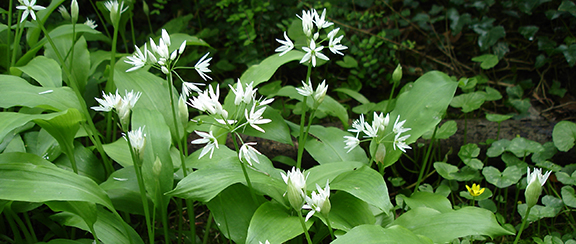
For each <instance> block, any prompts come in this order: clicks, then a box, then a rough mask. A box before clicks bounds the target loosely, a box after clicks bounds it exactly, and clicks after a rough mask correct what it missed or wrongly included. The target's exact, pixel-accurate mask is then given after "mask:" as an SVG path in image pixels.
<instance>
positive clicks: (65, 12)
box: [58, 6, 70, 20]
mask: <svg viewBox="0 0 576 244" xmlns="http://www.w3.org/2000/svg"><path fill="white" fill-rule="evenodd" d="M58 12H60V14H61V15H62V18H64V19H65V20H69V19H70V13H68V10H67V9H66V7H64V6H60V7H59V8H58Z"/></svg>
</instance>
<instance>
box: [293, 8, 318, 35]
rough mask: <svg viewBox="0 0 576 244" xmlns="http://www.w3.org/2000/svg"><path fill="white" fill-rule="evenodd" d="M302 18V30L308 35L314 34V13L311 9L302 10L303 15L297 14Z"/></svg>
mask: <svg viewBox="0 0 576 244" xmlns="http://www.w3.org/2000/svg"><path fill="white" fill-rule="evenodd" d="M296 16H297V17H298V18H299V19H301V20H302V30H303V31H304V34H306V36H308V37H310V36H312V28H314V19H313V13H312V12H311V11H304V10H302V16H298V15H296Z"/></svg>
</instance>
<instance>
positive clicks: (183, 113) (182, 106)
mask: <svg viewBox="0 0 576 244" xmlns="http://www.w3.org/2000/svg"><path fill="white" fill-rule="evenodd" d="M178 112H179V114H180V122H181V123H182V126H184V128H186V125H187V124H188V119H189V117H188V116H189V114H188V106H187V105H186V101H184V98H183V97H182V96H180V98H179V99H178Z"/></svg>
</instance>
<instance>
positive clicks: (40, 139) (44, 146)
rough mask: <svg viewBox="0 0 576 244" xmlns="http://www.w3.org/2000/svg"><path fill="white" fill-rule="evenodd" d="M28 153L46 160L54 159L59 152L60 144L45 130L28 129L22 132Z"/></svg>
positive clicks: (60, 151)
mask: <svg viewBox="0 0 576 244" xmlns="http://www.w3.org/2000/svg"><path fill="white" fill-rule="evenodd" d="M24 141H25V142H26V146H27V148H26V149H27V151H26V152H28V153H32V154H36V155H38V156H40V157H42V158H44V159H46V160H48V161H54V160H55V159H57V158H58V157H59V156H60V155H61V154H62V150H61V148H60V145H58V142H57V141H56V139H54V137H52V136H51V135H50V134H49V133H48V132H47V131H46V130H44V129H41V130H40V131H30V132H27V133H25V134H24Z"/></svg>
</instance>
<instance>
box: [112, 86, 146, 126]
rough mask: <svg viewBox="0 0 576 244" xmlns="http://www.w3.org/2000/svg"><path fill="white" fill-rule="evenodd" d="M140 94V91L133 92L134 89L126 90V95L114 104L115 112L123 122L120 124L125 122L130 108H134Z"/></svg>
mask: <svg viewBox="0 0 576 244" xmlns="http://www.w3.org/2000/svg"><path fill="white" fill-rule="evenodd" d="M141 95H142V93H141V92H137V93H134V91H130V92H128V91H126V95H125V96H124V97H122V98H121V99H120V102H119V103H118V105H117V106H116V113H117V114H118V117H119V118H120V120H121V121H123V122H124V123H122V124H127V122H128V119H129V116H130V111H132V108H134V105H136V102H137V101H138V99H140V96H141Z"/></svg>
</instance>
